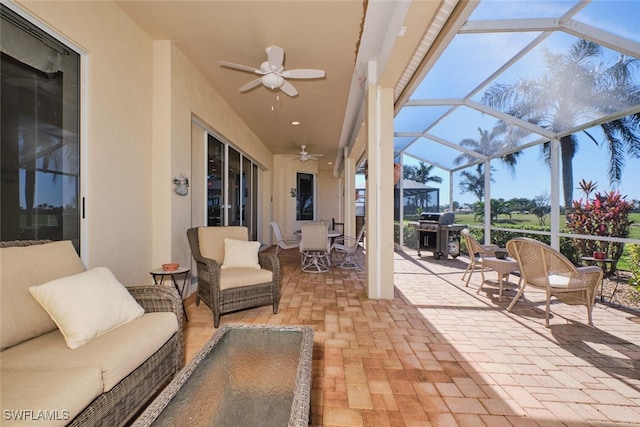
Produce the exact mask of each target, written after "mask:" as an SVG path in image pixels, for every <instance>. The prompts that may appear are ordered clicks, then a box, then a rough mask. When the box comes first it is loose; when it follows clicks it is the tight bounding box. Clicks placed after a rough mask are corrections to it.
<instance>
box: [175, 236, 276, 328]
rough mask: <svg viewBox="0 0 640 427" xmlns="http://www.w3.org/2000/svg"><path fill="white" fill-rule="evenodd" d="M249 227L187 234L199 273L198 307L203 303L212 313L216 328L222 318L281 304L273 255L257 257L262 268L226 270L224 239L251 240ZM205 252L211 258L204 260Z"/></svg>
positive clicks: (264, 253)
mask: <svg viewBox="0 0 640 427" xmlns="http://www.w3.org/2000/svg"><path fill="white" fill-rule="evenodd" d="M248 236H249V231H248V229H247V227H197V228H190V229H189V230H187V238H188V239H189V245H190V246H191V254H192V255H193V259H194V260H195V261H196V265H197V271H198V292H197V294H196V305H199V304H200V300H202V301H204V303H205V304H206V305H207V306H208V307H209V308H210V309H211V311H212V312H213V326H214V327H216V328H217V327H218V326H219V325H220V316H221V315H222V314H225V313H230V312H233V311H238V310H245V309H248V308H253V307H259V306H263V305H270V304H273V313H274V314H276V313H277V312H278V304H279V303H280V262H279V261H278V257H277V256H276V255H275V254H274V253H272V252H260V253H258V261H259V264H260V268H259V269H257V268H226V269H222V268H221V267H222V264H223V262H224V248H225V238H230V239H234V240H248ZM203 252H204V253H205V254H206V255H208V257H205V256H203Z"/></svg>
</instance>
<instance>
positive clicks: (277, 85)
mask: <svg viewBox="0 0 640 427" xmlns="http://www.w3.org/2000/svg"><path fill="white" fill-rule="evenodd" d="M266 52H267V60H266V61H265V62H263V63H262V64H260V68H255V67H251V66H248V65H242V64H234V63H233V62H225V61H219V62H218V64H220V65H221V66H223V67H227V68H233V69H235V70H240V71H246V72H249V73H254V74H258V75H261V76H262V77H260V78H258V79H255V80H252V81H250V82H248V83H246V84H245V85H243V86H241V87H240V89H238V90H239V91H240V92H247V91H249V90H251V89H253V88H255V87H257V86H259V85H260V84H262V85H263V86H264V87H266V88H268V89H271V90H275V89H280V90H281V91H283V92H284V93H286V94H287V95H289V96H291V97H293V96H296V95H298V91H297V89H296V88H295V87H294V86H293V85H292V84H291V83H289V82H288V81H287V80H286V79H318V78H322V77H324V76H325V73H324V70H316V69H311V68H300V69H297V70H285V69H284V67H283V65H282V64H283V62H284V49H282V48H281V47H279V46H269V47H267V49H266Z"/></svg>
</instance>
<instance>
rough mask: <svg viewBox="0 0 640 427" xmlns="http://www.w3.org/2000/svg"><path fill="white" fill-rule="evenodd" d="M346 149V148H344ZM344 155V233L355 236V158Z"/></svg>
mask: <svg viewBox="0 0 640 427" xmlns="http://www.w3.org/2000/svg"><path fill="white" fill-rule="evenodd" d="M345 151H346V150H345ZM346 154H347V153H346V152H345V157H344V172H343V174H342V176H343V177H344V189H343V191H344V197H343V200H344V235H345V236H352V237H356V159H355V158H353V157H351V156H348V155H346Z"/></svg>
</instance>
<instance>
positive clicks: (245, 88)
mask: <svg viewBox="0 0 640 427" xmlns="http://www.w3.org/2000/svg"><path fill="white" fill-rule="evenodd" d="M261 83H262V80H261V79H255V80H251V81H250V82H249V83H247V84H245V85H244V86H242V87H241V88H240V89H238V90H239V91H240V92H246V91H248V90H251V89H253V88H254V87H256V86H260V84H261Z"/></svg>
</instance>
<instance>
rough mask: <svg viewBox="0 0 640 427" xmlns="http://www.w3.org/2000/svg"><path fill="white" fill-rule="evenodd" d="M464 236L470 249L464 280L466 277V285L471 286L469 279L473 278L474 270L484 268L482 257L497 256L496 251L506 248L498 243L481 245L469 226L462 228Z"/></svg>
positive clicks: (463, 275) (468, 249)
mask: <svg viewBox="0 0 640 427" xmlns="http://www.w3.org/2000/svg"><path fill="white" fill-rule="evenodd" d="M462 237H463V238H464V241H465V244H466V245H467V251H469V265H467V269H466V270H465V271H464V273H463V274H462V280H464V278H465V277H466V278H467V281H466V282H465V284H464V285H465V286H469V280H471V275H473V272H474V271H476V269H478V268H479V269H481V270H483V269H484V267H483V265H482V257H484V256H495V255H496V251H500V250H504V249H503V248H501V247H500V246H498V245H481V244H480V243H478V241H477V240H476V239H475V237H473V235H472V234H471V233H470V232H469V229H467V228H465V229H464V230H462ZM467 274H468V276H467Z"/></svg>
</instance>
